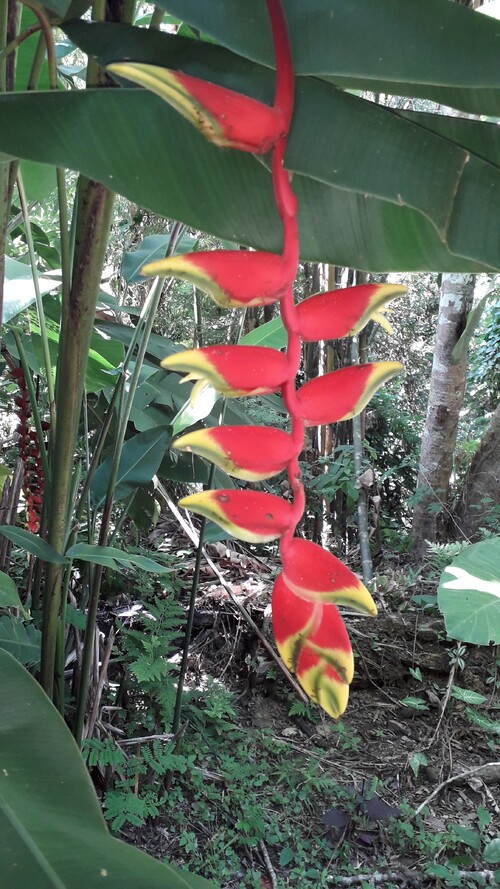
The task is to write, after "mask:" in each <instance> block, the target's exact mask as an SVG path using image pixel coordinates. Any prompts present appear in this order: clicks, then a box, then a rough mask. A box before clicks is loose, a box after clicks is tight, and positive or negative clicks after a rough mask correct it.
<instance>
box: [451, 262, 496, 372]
mask: <svg viewBox="0 0 500 889" xmlns="http://www.w3.org/2000/svg"><path fill="white" fill-rule="evenodd" d="M497 286H498V285H497V281H496V277H495V280H494V281H493V283H492V285H491V287H490V288H489V289H488V292H487V293H485V294H484V296H483V297H481V299H480V300H479V302H478V304H477V306H474V308H473V309H472V310H471V311H470V312H469V314H468V315H467V323H466V325H465V330H464V332H463V333H462V335H461V336H460V337H459V339H458V342H456V343H455V345H454V346H453V349H452V352H451V359H450V360H451V363H452V364H458V362H459V361H460V360H461V359H462V358H465V356H466V355H467V349H468V348H469V343H470V341H471V339H472V337H473V336H474V334H475V332H476V329H477V327H478V324H479V322H480V320H481V316H482V314H483V311H484V308H485V306H486V303H487V302H488V299H489V297H490V295H491V293H492V292H493V291H496V289H497Z"/></svg>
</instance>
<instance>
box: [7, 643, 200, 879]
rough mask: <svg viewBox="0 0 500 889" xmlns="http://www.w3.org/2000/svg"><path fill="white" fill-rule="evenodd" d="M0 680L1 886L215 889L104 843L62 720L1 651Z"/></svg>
mask: <svg viewBox="0 0 500 889" xmlns="http://www.w3.org/2000/svg"><path fill="white" fill-rule="evenodd" d="M0 677H1V679H0V759H1V762H2V780H1V782H0V830H1V835H2V843H1V845H0V872H1V873H2V880H3V882H4V884H5V886H6V887H7V886H8V887H9V889H28V887H33V889H34V887H36V889H89V887H96V886H97V885H101V884H102V885H106V887H107V889H136V887H138V886H140V887H141V889H215V887H213V886H212V884H210V883H208V882H207V881H206V880H204V879H203V878H202V877H198V876H195V875H193V874H189V873H187V872H182V871H179V870H178V869H177V868H174V867H172V866H171V865H169V864H162V863H160V862H159V861H155V860H154V859H153V858H150V857H149V856H148V855H145V854H144V852H140V851H139V850H138V849H136V848H134V847H133V846H130V845H127V844H126V843H123V842H121V841H120V840H117V839H114V838H113V837H111V836H110V834H109V833H108V830H107V828H106V825H105V822H104V819H103V817H102V813H101V807H100V805H99V801H98V799H97V797H96V794H95V792H94V788H93V786H92V782H91V780H90V778H89V775H88V772H87V770H86V768H85V766H84V763H83V760H82V757H81V753H80V750H79V749H78V747H77V745H76V744H75V741H74V739H73V737H72V736H71V734H70V732H69V730H68V728H67V726H66V725H65V723H64V721H63V720H62V718H61V716H60V715H59V714H58V713H57V711H56V709H55V708H54V707H53V706H52V704H51V703H50V701H49V700H48V698H47V697H46V695H45V694H44V692H43V691H42V689H41V688H40V686H39V685H38V684H37V682H35V680H34V679H33V677H32V676H30V674H29V673H28V672H27V671H26V670H24V669H23V668H22V667H20V665H19V664H18V663H17V662H16V661H15V660H14V659H13V658H12V657H10V656H9V655H8V654H6V653H5V652H0Z"/></svg>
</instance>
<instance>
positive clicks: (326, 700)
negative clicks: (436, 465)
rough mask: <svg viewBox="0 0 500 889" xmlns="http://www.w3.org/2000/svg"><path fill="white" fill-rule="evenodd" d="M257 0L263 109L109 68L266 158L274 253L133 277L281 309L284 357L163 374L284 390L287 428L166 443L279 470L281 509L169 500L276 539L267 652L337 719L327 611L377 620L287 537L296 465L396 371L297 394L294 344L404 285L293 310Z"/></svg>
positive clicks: (282, 105)
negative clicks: (310, 435) (284, 487)
mask: <svg viewBox="0 0 500 889" xmlns="http://www.w3.org/2000/svg"><path fill="white" fill-rule="evenodd" d="M266 3H267V9H268V14H269V20H270V23H271V29H272V34H273V40H274V48H275V58H276V91H275V99H274V103H273V105H272V107H270V106H267V105H264V104H263V103H260V102H256V101H255V100H254V99H250V98H249V97H247V96H243V95H239V94H238V93H234V92H232V91H230V90H225V89H223V88H221V87H219V86H217V85H215V84H211V83H206V82H204V81H201V80H198V79H197V78H193V77H190V76H188V75H185V74H183V73H182V72H174V71H170V70H167V69H162V68H158V67H156V66H151V65H143V64H138V63H131V62H126V63H119V64H113V65H111V66H109V69H110V70H111V71H112V72H113V73H115V74H119V75H120V76H123V77H127V78H128V79H130V80H133V81H134V82H136V83H138V84H140V85H142V86H145V87H147V88H148V89H150V90H152V91H153V92H155V93H157V94H158V95H160V96H161V97H162V98H164V99H165V100H166V101H167V102H169V103H170V104H171V105H173V107H174V108H176V109H177V110H178V111H179V112H180V113H181V114H183V115H184V117H186V118H187V119H188V120H189V121H191V123H193V124H194V126H196V127H197V128H198V129H199V131H200V132H201V133H202V135H203V136H205V137H206V138H207V139H208V140H209V141H211V142H213V143H214V144H215V145H218V146H220V147H223V148H233V149H238V150H240V151H250V152H253V153H255V154H262V153H263V152H267V151H271V172H272V184H273V192H274V197H275V201H276V207H277V210H278V213H279V216H280V219H281V223H282V229H283V246H282V251H281V254H278V255H276V254H272V253H266V252H263V251H261V252H246V251H245V252H239V251H227V250H218V251H213V252H209V253H195V254H187V255H185V256H179V257H172V258H169V259H168V260H162V261H160V262H158V263H151V264H149V265H147V266H145V267H144V269H143V270H142V271H143V273H144V274H146V275H151V274H160V275H164V274H172V275H174V276H177V277H179V278H182V279H185V280H188V281H191V282H192V283H194V284H195V285H196V286H197V287H200V288H201V289H203V290H205V291H206V292H207V293H209V294H210V296H211V297H212V298H213V299H214V300H215V301H216V302H217V303H219V305H222V306H227V307H233V306H251V305H267V304H269V303H273V302H279V305H280V311H281V317H282V320H283V324H284V326H285V328H286V330H287V333H288V345H287V350H286V354H282V353H281V352H278V351H276V350H273V349H266V348H262V347H257V346H209V347H205V348H201V349H188V350H187V351H185V352H179V353H176V354H175V355H171V356H169V357H168V358H166V359H165V360H164V361H163V362H162V366H163V367H164V368H165V369H167V370H173V371H180V372H184V373H186V374H187V377H186V379H190V380H198V381H206V382H207V383H208V384H210V385H211V386H213V387H214V388H215V389H216V390H217V391H218V392H220V393H222V394H223V395H225V396H227V397H230V398H236V397H239V396H245V395H257V394H265V393H270V392H276V391H278V390H279V391H280V392H281V395H282V398H283V401H284V404H285V406H286V408H287V411H288V414H289V416H290V431H289V432H288V433H286V432H282V431H280V430H276V429H268V428H266V427H260V426H253V427H252V426H251V427H232V426H227V427H224V426H222V427H219V428H217V429H203V430H198V431H195V432H191V433H188V434H187V435H183V436H182V437H180V438H179V439H177V441H176V442H175V445H174V446H175V447H177V448H178V449H179V450H182V451H192V452H193V453H196V454H200V455H201V456H203V457H206V458H208V459H210V460H212V461H213V462H214V463H216V464H217V465H219V466H221V467H223V468H224V469H225V470H226V471H227V472H228V473H229V474H230V475H233V476H235V477H236V478H240V479H243V480H245V481H250V482H255V481H260V480H262V479H265V478H269V477H271V476H273V475H275V474H276V473H278V472H280V471H282V470H283V469H286V473H287V476H288V481H289V485H290V492H291V500H290V501H287V500H284V499H282V498H280V497H276V496H274V495H271V494H266V493H262V492H259V491H254V490H249V489H247V490H238V489H231V490H216V491H203V492H201V493H197V494H191V495H190V496H188V497H184V498H183V499H182V500H181V501H180V503H179V505H180V506H183V507H186V508H187V509H190V510H192V511H193V512H195V513H199V514H200V515H202V516H205V517H207V518H210V519H213V520H214V521H215V522H217V523H218V524H219V525H221V526H222V527H223V528H225V529H226V530H227V531H229V532H230V533H231V534H233V535H234V536H235V537H239V538H240V539H242V540H246V541H249V542H252V543H258V542H266V541H270V540H279V545H280V554H281V558H282V562H283V570H282V572H281V573H280V574H279V576H278V578H277V580H276V583H275V585H274V591H273V627H274V633H275V637H276V642H277V645H278V649H279V651H280V654H281V656H282V658H283V660H284V662H285V663H286V665H287V666H288V668H289V669H290V670H293V671H294V672H295V673H296V674H297V677H298V679H299V681H300V683H301V685H302V687H303V688H304V690H305V691H306V692H307V694H308V695H310V697H311V698H312V699H313V700H315V701H317V702H318V703H319V704H320V706H322V707H323V708H324V709H325V710H326V711H327V712H328V713H329V714H330V715H331V716H333V717H338V716H340V715H341V713H343V711H344V710H345V707H346V705H347V698H348V689H349V683H350V682H351V680H352V676H353V671H354V659H353V654H352V649H351V644H350V642H349V637H348V635H347V631H346V629H345V626H344V623H343V621H342V618H341V617H340V614H339V612H338V610H337V605H347V606H348V607H349V608H355V609H357V610H359V611H361V612H362V613H364V614H366V615H375V614H376V607H375V603H374V602H373V599H372V597H371V596H370V593H369V592H368V590H367V589H366V588H365V587H364V586H363V584H362V583H361V581H360V580H359V579H358V578H357V577H356V575H355V574H353V573H352V571H350V570H349V569H348V568H346V567H345V566H344V565H343V564H342V563H341V562H339V560H338V559H336V558H335V557H334V556H333V555H331V554H330V553H328V552H326V551H324V550H323V549H322V548H321V547H319V546H317V545H316V544H314V543H310V542H308V541H306V540H302V539H301V538H299V537H297V536H296V528H297V525H298V523H299V521H300V519H301V517H302V514H303V512H304V506H305V496H304V487H303V484H302V479H301V473H300V468H299V462H298V457H299V454H300V452H301V450H302V447H303V440H304V430H305V427H306V426H308V425H319V424H322V423H331V422H334V421H336V420H344V419H348V418H349V417H352V416H355V415H356V413H359V412H360V411H361V410H363V408H364V406H365V405H366V403H367V402H368V400H369V399H370V398H371V396H372V395H373V393H374V392H375V390H376V389H377V388H378V386H379V385H381V384H382V383H383V382H385V381H386V380H388V379H390V377H392V376H394V374H395V373H397V372H398V371H399V370H400V368H401V365H399V364H398V363H396V362H376V363H373V364H366V365H361V366H356V367H349V368H344V369H343V370H340V371H335V372H334V373H331V374H327V375H325V376H323V377H318V378H317V379H316V380H311V381H310V382H308V383H306V384H305V385H304V386H302V388H301V389H299V390H297V389H296V386H295V379H296V375H297V371H298V369H299V365H300V360H301V349H302V341H310V340H319V339H325V338H337V337H341V336H347V335H350V334H353V333H356V332H357V331H359V330H361V329H362V328H363V327H364V325H365V324H366V323H367V322H368V321H369V320H370V319H374V320H378V321H379V322H381V323H384V319H383V316H382V314H381V312H382V310H383V308H384V306H385V305H386V303H387V302H388V301H389V300H390V299H392V298H394V297H395V296H396V295H398V294H399V293H400V292H401V291H402V289H403V288H401V287H398V286H393V285H364V286H362V287H353V288H348V289H346V290H343V291H334V292H330V293H326V294H316V295H315V296H312V297H311V298H310V299H308V300H306V301H305V302H304V303H302V304H301V305H300V306H298V307H297V306H295V303H294V298H293V292H292V283H293V280H294V278H295V275H296V271H297V267H298V261H299V238H298V228H297V200H296V198H295V195H294V193H293V190H292V188H291V185H290V178H289V174H288V172H287V171H286V169H285V167H284V155H285V149H286V144H287V137H288V132H289V129H290V124H291V119H292V114H293V107H294V76H293V64H292V56H291V50H290V46H289V41H288V33H287V27H286V20H285V17H284V13H283V9H282V6H281V0H266ZM385 326H387V322H385ZM199 385H203V383H201V384H200V382H198V383H197V384H196V386H199Z"/></svg>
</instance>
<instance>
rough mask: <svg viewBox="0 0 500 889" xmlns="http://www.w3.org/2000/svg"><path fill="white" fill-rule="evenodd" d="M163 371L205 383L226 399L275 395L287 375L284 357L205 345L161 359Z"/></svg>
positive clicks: (258, 349) (264, 351)
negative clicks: (172, 371)
mask: <svg viewBox="0 0 500 889" xmlns="http://www.w3.org/2000/svg"><path fill="white" fill-rule="evenodd" d="M161 365H162V367H164V368H166V369H167V370H178V371H181V372H184V373H187V374H188V377H187V379H189V380H201V379H205V380H207V381H208V382H209V383H210V384H211V385H212V386H213V387H214V389H217V391H218V392H221V393H222V394H223V395H226V396H227V397H228V398H238V397H239V396H241V395H264V394H268V393H270V392H276V391H277V390H278V389H280V388H281V386H282V385H283V383H284V382H285V380H287V379H288V377H289V375H290V370H289V367H288V362H287V358H286V355H282V353H281V352H277V351H276V350H275V349H266V348H265V347H264V346H205V347H204V348H203V349H187V350H186V351H185V352H176V353H175V354H174V355H169V356H168V358H164V360H163V361H162V363H161Z"/></svg>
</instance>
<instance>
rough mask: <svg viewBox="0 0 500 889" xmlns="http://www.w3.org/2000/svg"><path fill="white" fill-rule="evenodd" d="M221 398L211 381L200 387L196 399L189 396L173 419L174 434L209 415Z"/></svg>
mask: <svg viewBox="0 0 500 889" xmlns="http://www.w3.org/2000/svg"><path fill="white" fill-rule="evenodd" d="M219 398H220V395H219V393H218V392H217V390H216V389H214V388H213V386H210V384H209V383H207V385H206V386H203V388H200V390H199V392H198V393H197V394H196V395H195V397H194V399H193V400H191V398H189V399H188V400H187V401H186V402H185V403H184V405H183V406H182V408H181V409H180V411H179V412H178V413H177V414H176V415H175V417H174V419H173V420H172V435H178V434H179V432H182V431H183V429H187V427H188V426H192V425H193V424H194V423H197V422H198V420H204V419H205V417H208V415H209V414H210V412H211V410H212V408H213V406H214V405H215V403H216V402H217V401H218V400H219Z"/></svg>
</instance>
